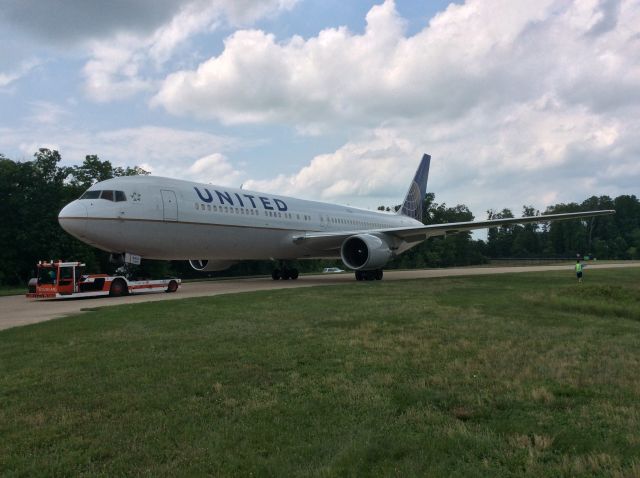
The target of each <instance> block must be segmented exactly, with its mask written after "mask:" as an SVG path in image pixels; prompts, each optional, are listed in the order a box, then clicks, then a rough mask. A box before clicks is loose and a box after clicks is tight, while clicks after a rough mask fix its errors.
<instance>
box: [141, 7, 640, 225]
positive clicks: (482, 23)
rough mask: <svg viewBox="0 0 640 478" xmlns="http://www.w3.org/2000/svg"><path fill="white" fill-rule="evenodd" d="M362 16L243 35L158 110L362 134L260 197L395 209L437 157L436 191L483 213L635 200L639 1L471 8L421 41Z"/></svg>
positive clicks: (395, 22) (191, 74)
mask: <svg viewBox="0 0 640 478" xmlns="http://www.w3.org/2000/svg"><path fill="white" fill-rule="evenodd" d="M366 20H367V24H366V28H365V31H364V32H363V33H362V34H356V33H353V32H350V31H349V30H348V29H346V28H344V27H341V28H330V29H326V30H323V31H321V32H320V33H319V34H318V35H317V36H315V37H312V38H308V39H303V38H300V37H296V36H294V37H292V38H290V39H288V40H286V41H281V42H279V41H276V38H275V36H274V35H271V34H269V33H265V32H263V31H259V30H241V31H237V32H235V33H234V34H233V35H231V36H229V37H228V38H227V39H226V41H225V48H224V50H223V51H222V53H220V54H219V55H218V56H215V57H212V58H210V59H208V60H206V61H204V62H202V63H201V64H200V65H199V66H198V67H197V68H195V69H193V70H182V71H178V72H175V73H173V74H170V75H168V76H167V78H166V79H165V80H164V83H163V84H162V87H161V89H160V91H159V92H158V94H157V95H156V96H155V97H154V99H153V100H152V104H153V105H156V106H160V107H163V108H165V109H166V110H167V111H169V112H170V113H173V114H176V115H184V116H193V117H197V118H212V119H217V120H220V121H222V122H224V123H230V124H243V123H264V124H270V123H284V124H289V125H292V126H294V127H295V128H296V130H297V131H298V132H301V133H303V134H307V133H312V134H318V133H319V132H322V131H327V130H333V131H347V134H348V135H349V136H350V137H351V138H353V139H351V140H350V141H348V142H347V143H346V144H345V145H343V146H342V147H341V148H339V149H338V150H337V151H335V152H334V153H330V154H325V155H320V156H316V157H315V158H313V160H311V161H310V163H309V164H308V165H306V166H304V167H302V168H301V169H300V170H299V171H298V172H297V173H294V174H291V175H280V176H277V177H275V178H271V179H262V180H254V181H250V182H249V183H247V186H248V187H251V188H255V189H261V188H262V189H267V190H272V191H274V192H276V191H277V192H282V193H290V194H296V195H302V196H305V197H310V198H323V199H328V200H337V201H341V202H352V203H353V202H356V201H358V200H357V199H356V196H357V195H361V194H364V195H369V197H370V199H369V200H368V201H369V205H371V203H370V201H372V200H373V201H377V202H379V201H380V200H381V199H384V198H391V197H394V198H396V199H395V201H396V202H397V201H399V200H400V199H401V198H402V195H403V194H404V192H405V188H406V185H407V184H408V182H409V180H410V178H411V175H412V174H413V170H414V169H415V167H416V165H417V162H418V160H419V158H420V155H421V153H422V152H423V151H426V152H431V153H432V154H433V155H434V161H433V163H432V169H433V170H432V175H431V185H432V188H431V190H433V191H435V192H437V193H438V198H439V199H440V200H444V201H446V202H447V203H457V202H465V203H466V204H468V205H469V206H471V207H472V209H473V210H474V211H475V212H476V213H477V214H478V215H480V214H481V213H483V211H484V210H485V209H487V208H489V207H503V205H509V206H510V207H512V208H514V209H516V210H519V208H520V206H521V205H522V204H524V203H527V204H529V203H531V204H534V205H536V206H538V207H543V206H545V205H546V204H545V200H546V199H548V198H556V199H557V200H558V201H570V200H576V199H584V198H585V197H586V196H587V195H591V194H594V193H595V194H613V195H615V194H619V193H621V192H630V191H631V192H635V190H634V189H633V188H634V186H632V184H633V183H634V182H635V184H636V186H635V188H636V189H637V184H640V172H639V171H638V170H639V169H640V166H639V164H640V163H638V159H637V158H638V157H639V153H640V135H638V132H639V130H640V124H639V118H640V88H638V86H637V85H640V35H638V34H637V31H638V30H637V25H638V24H640V4H638V3H637V2H636V1H633V0H620V1H612V0H602V1H600V2H598V1H596V0H592V1H587V2H582V1H565V2H554V1H551V0H544V1H540V2H524V3H523V2H512V1H510V0H482V1H480V0H468V1H467V2H466V3H464V4H463V5H454V4H452V5H449V7H448V8H447V9H446V10H445V11H444V12H441V13H440V14H438V15H436V16H435V17H434V18H433V19H432V20H431V21H430V22H429V24H428V25H425V27H424V28H423V29H422V30H421V31H418V32H417V33H416V34H414V35H412V36H408V35H407V34H406V30H405V21H404V20H403V19H402V18H401V17H400V16H399V15H398V13H397V11H396V9H395V5H394V3H393V1H391V0H387V1H386V2H384V3H383V4H381V5H378V6H375V7H373V8H372V9H371V10H370V12H369V13H368V15H367V18H366ZM371 198H374V199H371ZM374 204H375V203H374Z"/></svg>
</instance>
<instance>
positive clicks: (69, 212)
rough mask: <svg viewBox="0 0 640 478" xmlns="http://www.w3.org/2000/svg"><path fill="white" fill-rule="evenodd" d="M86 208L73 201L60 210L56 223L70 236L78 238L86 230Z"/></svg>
mask: <svg viewBox="0 0 640 478" xmlns="http://www.w3.org/2000/svg"><path fill="white" fill-rule="evenodd" d="M87 215H88V214H87V208H86V207H85V205H84V204H82V203H81V202H80V201H77V200H76V201H73V202H70V203H69V204H67V205H66V206H65V207H63V208H62V211H60V213H59V214H58V222H59V223H60V226H61V227H62V229H64V230H65V231H67V232H68V233H69V234H71V235H72V236H76V237H80V236H82V235H83V234H84V233H85V231H86V229H87Z"/></svg>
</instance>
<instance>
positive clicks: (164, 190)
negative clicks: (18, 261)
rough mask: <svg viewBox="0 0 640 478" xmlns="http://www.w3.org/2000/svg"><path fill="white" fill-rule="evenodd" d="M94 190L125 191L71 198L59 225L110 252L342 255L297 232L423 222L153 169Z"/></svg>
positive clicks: (221, 256) (183, 256) (178, 256)
mask: <svg viewBox="0 0 640 478" xmlns="http://www.w3.org/2000/svg"><path fill="white" fill-rule="evenodd" d="M92 191H94V193H93V195H94V196H95V191H114V193H115V192H116V191H118V192H121V193H123V194H120V193H119V194H118V196H119V199H120V200H119V201H116V200H109V199H103V198H90V199H83V198H81V199H78V200H76V201H73V202H71V203H70V204H68V205H67V206H66V207H65V208H64V209H63V210H62V211H60V215H59V222H60V224H61V226H62V227H63V228H64V229H65V230H66V231H67V232H69V233H70V234H72V235H74V236H76V237H77V238H79V239H80V240H82V241H84V242H86V243H89V244H91V245H93V246H95V247H98V248H100V249H103V250H105V251H109V252H114V253H123V252H128V253H131V254H136V255H139V256H141V257H144V258H148V259H165V260H189V259H213V260H250V259H296V258H316V257H340V251H339V250H336V249H333V250H326V249H322V248H320V249H315V250H314V249H310V248H309V246H308V245H305V243H304V242H302V243H300V244H297V243H294V240H293V239H294V238H295V237H299V236H301V235H304V234H305V233H307V232H353V234H358V233H361V232H372V231H375V230H379V229H386V228H397V227H405V226H408V227H410V226H420V225H422V224H421V223H420V222H418V221H416V220H414V219H411V218H409V217H406V216H402V215H396V214H390V213H384V212H377V211H376V212H374V211H366V210H362V209H357V208H353V207H349V206H340V205H335V204H328V203H322V202H315V201H306V200H302V199H295V198H291V197H285V196H277V195H273V194H268V193H260V192H254V191H246V190H243V189H235V188H229V187H224V186H213V185H208V184H201V183H194V182H189V181H182V180H176V179H168V178H159V177H153V176H131V177H120V178H114V179H109V180H107V181H103V182H100V183H97V184H95V185H93V186H92V187H91V188H90V189H89V190H88V191H87V192H92ZM85 195H87V193H85ZM85 195H83V196H85ZM90 196H91V194H90ZM115 196H116V195H114V199H115ZM123 197H124V198H126V199H125V200H122V198H123Z"/></svg>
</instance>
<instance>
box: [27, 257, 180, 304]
mask: <svg viewBox="0 0 640 478" xmlns="http://www.w3.org/2000/svg"><path fill="white" fill-rule="evenodd" d="M84 267H85V264H83V263H81V262H62V261H55V262H54V261H50V262H46V261H40V262H38V277H36V278H33V279H31V280H30V281H29V291H28V293H27V297H28V298H30V299H67V298H72V297H99V296H103V295H109V296H111V297H118V296H122V295H128V294H132V293H136V292H162V291H164V292H175V291H177V290H178V286H179V285H180V283H181V280H180V279H173V278H172V279H160V280H135V281H131V280H129V279H127V278H126V277H125V276H122V275H115V276H110V275H108V274H85V273H84Z"/></svg>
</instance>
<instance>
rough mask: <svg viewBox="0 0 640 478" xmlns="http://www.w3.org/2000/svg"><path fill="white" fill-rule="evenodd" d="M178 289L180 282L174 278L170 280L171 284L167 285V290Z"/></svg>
mask: <svg viewBox="0 0 640 478" xmlns="http://www.w3.org/2000/svg"><path fill="white" fill-rule="evenodd" d="M177 290H178V283H177V282H176V281H174V280H172V281H171V282H169V285H168V286H167V290H166V292H175V291H177Z"/></svg>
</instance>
